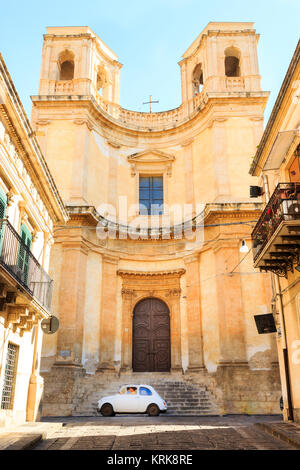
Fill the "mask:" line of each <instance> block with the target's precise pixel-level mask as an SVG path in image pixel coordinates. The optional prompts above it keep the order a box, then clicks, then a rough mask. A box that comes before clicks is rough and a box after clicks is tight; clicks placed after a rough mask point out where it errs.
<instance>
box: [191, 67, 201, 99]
mask: <svg viewBox="0 0 300 470" xmlns="http://www.w3.org/2000/svg"><path fill="white" fill-rule="evenodd" d="M192 82H193V95H194V96H196V95H198V94H199V93H201V91H202V88H203V70H202V64H198V65H196V67H195V68H194V71H193V78H192Z"/></svg>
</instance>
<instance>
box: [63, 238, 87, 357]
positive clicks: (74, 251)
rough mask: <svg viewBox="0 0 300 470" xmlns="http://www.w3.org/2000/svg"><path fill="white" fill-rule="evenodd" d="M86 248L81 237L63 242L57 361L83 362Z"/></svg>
mask: <svg viewBox="0 0 300 470" xmlns="http://www.w3.org/2000/svg"><path fill="white" fill-rule="evenodd" d="M87 254H88V248H87V246H86V245H85V243H84V242H83V241H82V240H76V241H73V242H72V241H69V242H64V243H63V244H62V257H63V261H62V266H61V269H62V274H63V275H62V276H61V280H60V289H59V305H58V307H59V314H60V315H59V321H60V327H59V330H58V338H57V358H56V363H59V364H70V365H79V366H81V364H82V343H83V312H84V303H85V286H86V265H87Z"/></svg>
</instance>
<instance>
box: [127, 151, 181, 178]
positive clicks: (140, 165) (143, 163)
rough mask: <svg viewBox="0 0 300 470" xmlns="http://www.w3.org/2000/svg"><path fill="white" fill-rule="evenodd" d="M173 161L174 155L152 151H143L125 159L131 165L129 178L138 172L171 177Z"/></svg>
mask: <svg viewBox="0 0 300 470" xmlns="http://www.w3.org/2000/svg"><path fill="white" fill-rule="evenodd" d="M174 160H175V156H174V155H170V154H169V153H165V152H162V151H161V150H154V149H149V150H144V151H142V152H138V153H134V154H132V155H129V156H128V157H127V161H128V162H129V163H130V165H131V176H135V175H136V174H137V173H139V172H143V173H153V172H154V173H157V174H158V173H166V174H167V175H168V176H171V175H172V163H173V162H174Z"/></svg>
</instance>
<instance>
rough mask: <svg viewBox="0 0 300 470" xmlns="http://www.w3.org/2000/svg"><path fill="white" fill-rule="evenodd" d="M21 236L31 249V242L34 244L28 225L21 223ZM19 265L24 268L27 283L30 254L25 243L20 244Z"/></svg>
mask: <svg viewBox="0 0 300 470" xmlns="http://www.w3.org/2000/svg"><path fill="white" fill-rule="evenodd" d="M21 238H22V241H23V243H24V244H25V245H26V246H27V247H28V249H29V250H30V248H31V244H32V235H31V232H30V231H29V230H28V228H27V227H26V225H21ZM18 266H19V268H21V269H22V271H23V273H24V281H25V283H26V284H27V278H28V269H29V254H28V251H27V250H26V249H25V248H24V246H23V245H20V249H19V256H18Z"/></svg>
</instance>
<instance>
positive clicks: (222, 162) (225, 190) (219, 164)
mask: <svg viewBox="0 0 300 470" xmlns="http://www.w3.org/2000/svg"><path fill="white" fill-rule="evenodd" d="M225 122H226V119H223V118H218V119H215V120H214V122H213V127H212V157H213V164H214V179H215V201H214V202H224V201H226V202H227V201H228V200H229V198H230V182H229V173H228V161H227V155H226V130H225Z"/></svg>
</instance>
